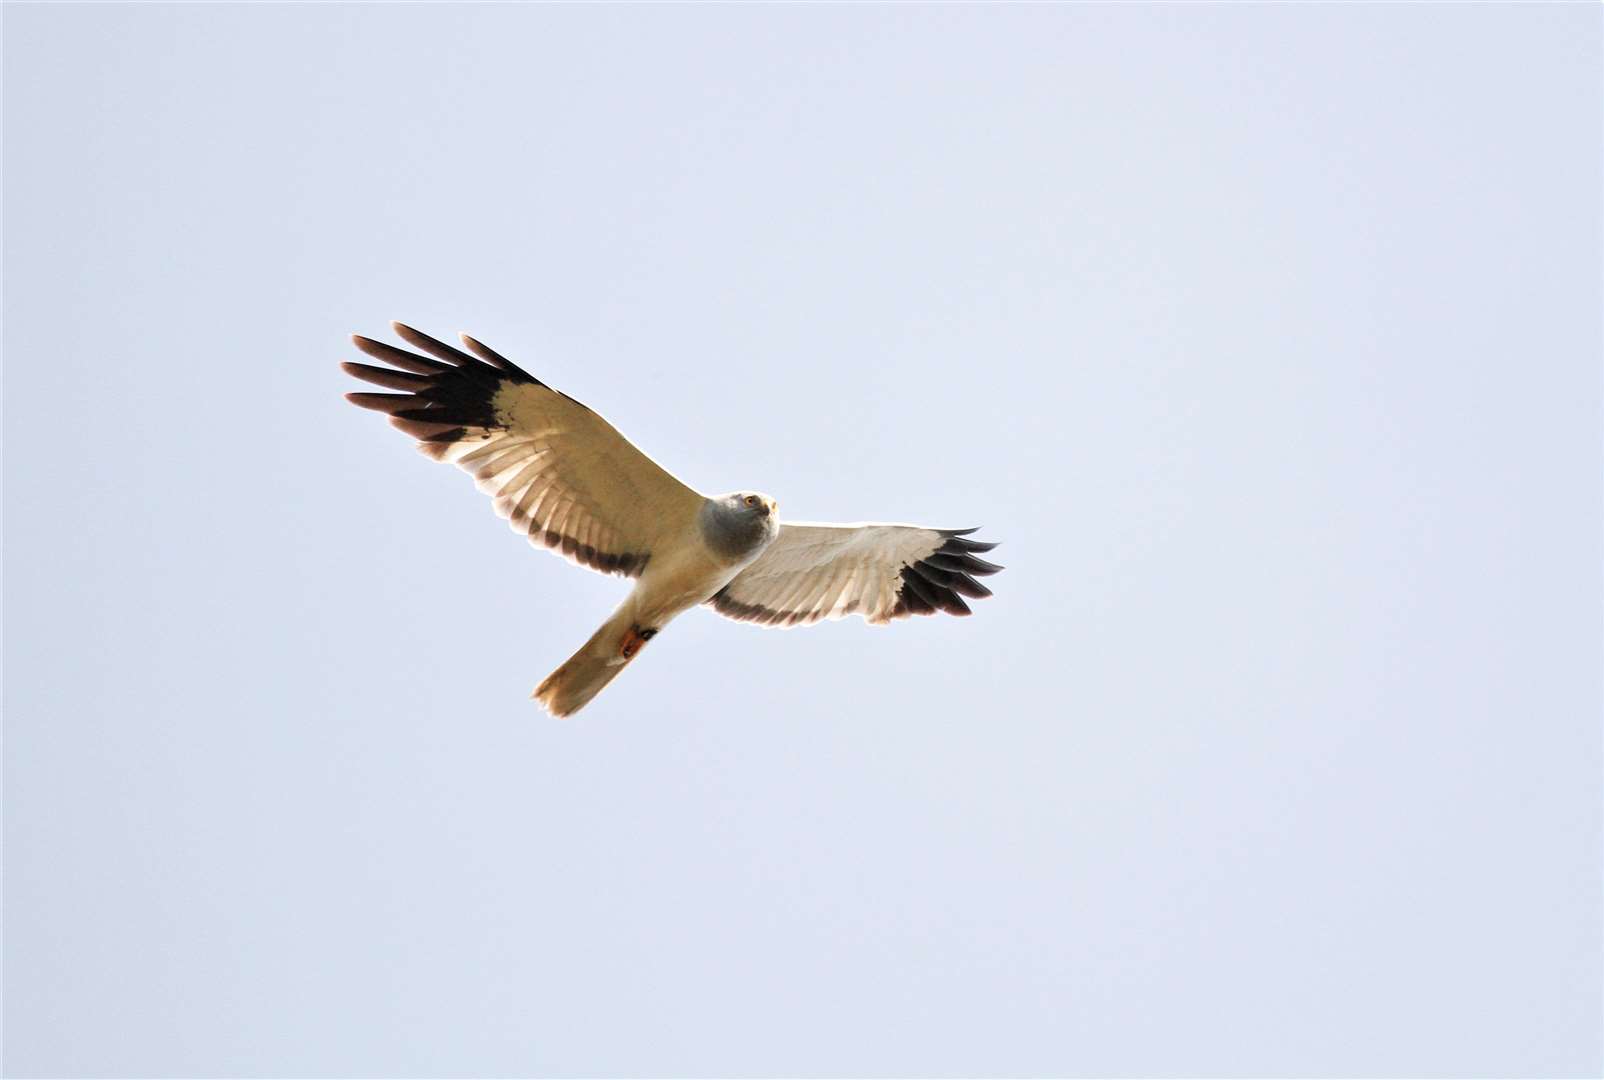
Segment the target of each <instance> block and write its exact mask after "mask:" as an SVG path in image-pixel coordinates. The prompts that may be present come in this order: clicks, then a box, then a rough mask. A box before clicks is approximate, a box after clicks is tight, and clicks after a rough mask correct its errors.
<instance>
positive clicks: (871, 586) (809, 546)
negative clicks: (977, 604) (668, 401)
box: [341, 323, 1002, 716]
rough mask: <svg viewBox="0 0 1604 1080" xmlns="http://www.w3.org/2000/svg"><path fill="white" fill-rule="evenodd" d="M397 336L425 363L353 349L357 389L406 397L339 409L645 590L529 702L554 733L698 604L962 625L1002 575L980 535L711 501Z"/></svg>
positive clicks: (535, 383) (605, 440)
mask: <svg viewBox="0 0 1604 1080" xmlns="http://www.w3.org/2000/svg"><path fill="white" fill-rule="evenodd" d="M392 325H393V326H394V328H395V332H396V334H397V335H399V336H400V337H401V339H402V340H404V341H406V342H407V343H408V344H410V345H412V346H413V347H414V348H416V349H419V350H421V352H422V353H426V354H427V355H420V353H416V352H409V351H407V350H405V349H399V348H396V347H395V346H393V345H386V344H384V343H383V342H380V341H374V340H373V339H371V338H366V337H362V336H361V335H360V334H358V335H353V336H352V340H353V341H354V342H355V343H356V347H357V348H358V349H360V350H362V352H364V353H366V354H367V355H368V356H370V357H372V358H374V359H376V360H381V361H383V362H384V363H385V364H388V365H389V366H388V367H375V366H373V365H371V364H358V363H345V364H342V365H341V367H342V368H343V369H344V370H345V371H346V373H347V374H350V375H354V376H356V377H357V378H359V379H364V380H366V381H367V382H370V383H374V384H376V385H378V386H382V387H384V388H386V389H388V390H398V391H401V392H400V393H393V394H375V393H354V394H347V395H346V398H347V400H349V401H350V402H351V403H352V404H355V405H360V406H362V407H363V408H366V409H376V410H378V411H379V412H383V413H388V414H389V416H390V423H392V424H393V425H395V426H396V427H397V428H400V429H401V430H402V431H404V432H406V433H407V434H408V435H410V436H412V437H413V438H414V439H416V440H418V449H419V450H421V451H422V452H423V453H425V454H427V455H428V456H429V457H431V458H433V459H434V460H436V461H446V462H451V463H452V464H455V465H458V466H461V467H462V468H463V469H464V470H466V471H468V472H470V473H472V474H473V478H474V480H475V481H476V482H477V485H478V488H479V490H480V491H482V492H484V493H485V494H487V495H489V496H491V497H492V498H493V499H494V505H495V510H496V513H497V514H499V515H501V516H502V517H504V518H506V519H507V520H508V522H509V523H510V524H511V526H512V528H513V530H514V531H516V532H519V533H522V534H523V535H525V536H527V537H528V538H529V540H530V542H531V543H533V544H538V545H540V546H542V547H547V548H550V549H551V550H553V551H556V552H560V553H561V554H562V555H564V556H566V557H567V558H568V559H570V560H572V561H573V562H575V563H578V564H579V565H580V566H588V567H590V568H591V569H593V570H599V571H601V572H603V573H608V574H619V575H622V576H624V577H630V578H634V579H636V583H635V588H634V589H633V590H632V591H631V592H630V594H629V595H628V596H627V597H625V598H624V602H623V603H622V604H621V605H619V608H618V610H617V611H615V612H613V614H612V616H611V617H610V618H609V619H608V620H607V621H606V622H604V623H602V625H601V629H599V630H597V631H596V632H595V633H594V634H592V635H591V638H590V640H589V641H587V642H585V644H584V645H583V646H582V647H581V648H580V650H579V651H578V652H576V653H575V654H574V655H573V656H571V657H569V659H568V660H567V662H566V663H564V664H563V665H562V666H561V667H559V668H558V669H557V670H556V671H554V672H552V673H551V674H550V675H549V676H547V677H546V680H545V681H544V682H542V683H541V684H540V685H539V686H538V687H537V688H536V689H535V692H534V694H533V695H532V696H533V697H534V698H535V699H536V700H538V701H539V702H540V703H541V704H542V705H544V706H545V707H546V709H547V710H549V711H550V712H551V713H552V715H554V716H568V715H570V714H571V713H574V712H577V711H578V710H579V709H581V708H583V707H584V706H585V704H586V703H587V702H589V701H590V700H591V698H593V697H595V696H596V695H597V694H598V693H599V692H600V691H601V689H602V688H603V687H605V686H606V685H607V684H608V683H609V682H611V681H612V680H613V679H614V678H615V677H617V675H618V673H619V672H621V671H623V670H624V667H625V666H626V665H627V664H628V663H629V662H630V661H631V660H633V659H634V658H635V656H636V654H637V653H639V652H640V650H641V647H642V646H643V645H645V644H646V642H648V641H650V640H651V639H652V638H653V637H655V636H656V635H657V634H658V632H659V631H661V630H662V629H663V628H664V627H665V626H667V625H668V624H669V622H670V621H671V620H673V619H674V617H675V616H677V615H679V614H681V613H682V612H685V611H688V610H690V609H691V608H693V607H696V606H697V605H698V604H708V605H711V606H712V608H713V610H714V611H717V612H718V613H719V614H721V615H726V616H728V617H729V618H732V619H740V620H744V621H747V622H755V623H760V624H762V625H765V626H806V625H809V624H811V623H815V622H818V621H819V620H820V619H840V618H844V617H845V616H847V615H861V616H863V617H864V618H865V619H866V620H868V621H869V622H870V623H872V624H876V625H880V624H884V623H887V622H890V621H891V620H893V619H900V618H904V617H906V616H908V615H933V614H935V613H936V612H939V611H945V612H948V613H950V614H953V615H968V614H969V607H968V605H967V604H965V603H964V601H963V598H964V597H966V596H967V597H970V598H971V599H975V598H980V597H986V596H990V595H991V591H990V590H989V589H987V588H986V587H985V586H984V585H982V584H980V582H978V581H976V580H975V578H976V577H981V576H984V575H987V574H995V573H996V572H997V571H999V570H1001V569H1002V567H1000V566H997V565H996V564H994V563H989V562H987V561H986V560H984V559H982V558H980V557H979V556H980V553H982V552H986V551H990V550H991V549H992V548H994V547H996V546H997V545H995V544H986V543H981V542H980V541H977V540H971V539H968V537H969V535H970V534H972V533H974V532H975V531H976V530H974V529H930V528H924V527H922V526H918V525H886V524H876V523H864V524H854V525H829V524H819V523H815V522H802V521H796V522H789V521H788V522H781V521H780V519H779V516H778V509H779V508H778V505H777V504H776V503H775V501H774V500H773V499H772V498H770V497H769V496H767V495H764V494H762V493H760V492H756V491H737V492H734V493H732V494H729V495H715V496H705V495H702V494H700V493H698V492H696V491H694V490H692V489H691V488H689V487H687V486H686V485H684V484H682V483H680V482H679V481H678V480H676V479H675V478H674V477H673V476H671V475H669V473H668V472H667V471H666V470H664V469H663V468H662V467H661V466H660V465H658V464H657V463H656V462H654V461H653V460H652V459H651V458H649V457H647V456H646V455H645V454H643V453H642V452H641V451H640V450H638V449H636V448H635V446H634V445H633V444H632V443H630V441H629V440H628V439H626V438H624V437H623V436H622V435H620V434H619V433H618V431H617V430H616V429H615V428H614V427H613V426H612V425H611V424H609V423H608V422H607V421H606V420H603V419H602V418H601V417H600V416H598V415H597V414H596V413H594V412H591V411H590V410H589V409H588V408H586V407H585V406H584V405H581V404H580V403H579V402H577V401H575V400H574V399H573V398H571V397H569V396H568V395H566V394H563V393H561V392H560V391H557V390H553V389H552V388H551V387H549V386H547V385H546V384H545V383H543V382H541V381H540V380H539V379H536V378H535V377H534V376H532V375H530V374H529V373H528V372H526V371H524V370H523V369H522V368H519V367H518V366H517V365H515V364H513V363H512V362H511V361H510V360H508V359H507V358H506V357H504V356H501V355H500V354H499V353H496V352H494V351H492V350H491V349H488V348H486V347H485V346H484V345H481V344H480V343H479V342H477V341H475V340H474V339H473V338H471V337H469V336H468V335H466V334H464V335H462V343H463V345H464V346H465V347H466V348H467V349H468V350H469V351H468V352H463V351H462V350H460V349H457V348H454V347H453V346H450V345H447V344H445V343H444V342H441V341H436V340H435V339H434V338H432V337H429V336H428V335H427V334H423V333H420V332H419V331H417V330H414V329H412V328H411V327H410V326H403V325H402V324H400V323H394V324H392Z"/></svg>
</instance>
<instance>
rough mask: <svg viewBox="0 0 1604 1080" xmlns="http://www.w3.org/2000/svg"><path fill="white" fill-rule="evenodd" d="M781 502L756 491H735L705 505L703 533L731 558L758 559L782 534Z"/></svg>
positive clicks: (713, 544)
mask: <svg viewBox="0 0 1604 1080" xmlns="http://www.w3.org/2000/svg"><path fill="white" fill-rule="evenodd" d="M776 509H777V504H776V503H775V501H774V500H773V499H771V498H769V497H768V496H767V495H759V494H758V493H757V492H755V491H732V492H731V493H730V494H728V495H720V496H718V497H717V498H714V499H709V500H707V502H706V503H704V504H703V505H702V516H701V527H702V537H703V539H705V540H706V541H707V543H708V546H709V547H711V548H712V549H713V550H714V551H716V552H718V553H719V554H720V555H722V556H724V557H725V558H728V559H730V560H731V561H736V560H745V561H750V560H751V559H755V558H756V557H757V556H758V554H759V553H760V552H761V551H762V550H763V549H764V548H766V547H768V546H769V544H771V543H772V542H773V541H774V538H775V537H776V536H778V535H780V519H779V516H778V515H777V514H776V513H775V510H776Z"/></svg>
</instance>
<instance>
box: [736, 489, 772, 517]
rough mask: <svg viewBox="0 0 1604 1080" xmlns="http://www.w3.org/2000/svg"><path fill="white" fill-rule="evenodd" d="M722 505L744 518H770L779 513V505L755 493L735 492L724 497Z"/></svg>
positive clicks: (765, 496)
mask: <svg viewBox="0 0 1604 1080" xmlns="http://www.w3.org/2000/svg"><path fill="white" fill-rule="evenodd" d="M724 503H725V505H727V506H728V507H729V508H730V509H731V510H733V511H735V512H736V513H737V514H740V515H742V516H744V517H753V518H772V517H775V516H776V515H777V514H778V513H779V509H780V504H779V503H777V502H775V501H774V500H773V499H771V498H769V497H768V496H767V495H763V494H760V493H759V492H756V491H736V492H732V493H730V494H728V495H726V496H724Z"/></svg>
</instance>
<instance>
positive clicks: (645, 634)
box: [618, 626, 657, 660]
mask: <svg viewBox="0 0 1604 1080" xmlns="http://www.w3.org/2000/svg"><path fill="white" fill-rule="evenodd" d="M656 636H657V631H656V630H653V629H646V630H642V629H641V628H640V627H638V626H631V627H630V628H629V629H628V630H627V631H625V632H624V644H623V647H622V648H620V649H619V650H618V651H619V654H620V655H621V656H623V658H624V659H625V660H633V659H635V654H636V653H638V652H640V648H641V646H642V645H644V644H646V643H647V642H648V641H650V640H652V638H654V637H656Z"/></svg>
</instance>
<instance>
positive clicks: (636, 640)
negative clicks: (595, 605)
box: [530, 601, 657, 716]
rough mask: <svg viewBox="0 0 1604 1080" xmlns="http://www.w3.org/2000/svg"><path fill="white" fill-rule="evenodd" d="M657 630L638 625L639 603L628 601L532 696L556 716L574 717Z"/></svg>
mask: <svg viewBox="0 0 1604 1080" xmlns="http://www.w3.org/2000/svg"><path fill="white" fill-rule="evenodd" d="M656 633H657V630H656V629H655V628H645V627H640V626H637V625H636V624H635V606H634V605H633V604H631V603H628V602H627V601H626V602H625V603H624V604H623V605H622V606H621V607H620V608H619V609H618V610H617V611H615V612H613V614H612V616H611V617H610V618H609V619H608V620H607V621H606V622H604V623H602V625H601V629H599V630H597V631H596V632H595V633H594V634H592V635H591V636H590V640H589V641H587V642H585V644H584V645H583V646H581V647H580V649H579V651H578V652H576V653H574V655H572V656H570V657H569V658H568V659H567V661H566V662H564V664H563V666H562V667H560V668H558V669H557V670H556V671H554V672H552V673H551V674H550V675H547V676H546V681H545V682H543V683H541V684H540V685H539V686H537V687H536V688H535V692H534V693H533V694H532V695H530V696H532V697H533V698H534V699H535V700H536V701H538V702H540V703H541V704H542V705H544V706H545V707H546V711H548V712H550V713H551V715H553V716H571V715H572V714H574V713H576V712H578V711H579V710H580V709H582V708H584V707H585V704H586V703H587V702H588V701H590V699H591V698H593V697H595V696H596V695H597V694H599V693H601V691H602V687H604V686H606V685H607V684H608V683H610V682H612V681H613V680H614V679H615V678H617V677H618V673H619V672H621V671H623V670H624V667H625V665H627V664H628V663H629V662H630V661H631V660H632V659H634V657H635V654H636V653H637V652H638V651H640V647H641V646H642V645H644V644H645V643H646V642H647V641H650V640H651V638H652V637H653V636H654V635H655V634H656Z"/></svg>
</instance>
